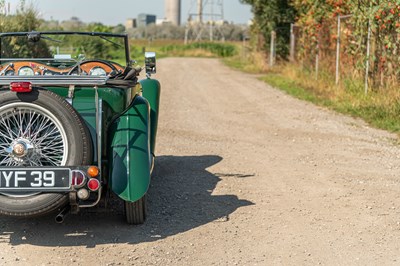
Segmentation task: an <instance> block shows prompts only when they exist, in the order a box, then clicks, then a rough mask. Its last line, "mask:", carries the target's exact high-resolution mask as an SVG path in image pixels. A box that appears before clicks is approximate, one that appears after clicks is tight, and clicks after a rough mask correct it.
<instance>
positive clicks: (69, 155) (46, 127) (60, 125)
mask: <svg viewBox="0 0 400 266" xmlns="http://www.w3.org/2000/svg"><path fill="white" fill-rule="evenodd" d="M18 145H19V146H18ZM21 147H25V152H24V153H16V152H15V151H18V148H21ZM92 157H93V155H92V144H91V139H90V135H89V131H88V129H87V127H86V125H85V124H84V122H83V120H82V119H81V117H80V116H79V114H78V113H77V112H76V111H75V110H74V109H73V107H72V106H71V105H70V104H68V103H67V102H66V101H65V100H64V99H63V98H61V97H60V96H59V95H57V94H55V93H53V92H50V91H47V90H41V89H34V90H33V91H32V92H30V93H14V92H4V93H1V97H0V167H2V166H13V167H41V166H63V165H66V166H73V165H88V164H90V163H91V161H92ZM67 204H68V194H67V193H34V192H7V193H6V192H3V193H0V214H5V215H10V216H33V215H39V214H45V213H48V212H51V211H53V210H55V209H58V208H60V207H63V206H65V205H67Z"/></svg>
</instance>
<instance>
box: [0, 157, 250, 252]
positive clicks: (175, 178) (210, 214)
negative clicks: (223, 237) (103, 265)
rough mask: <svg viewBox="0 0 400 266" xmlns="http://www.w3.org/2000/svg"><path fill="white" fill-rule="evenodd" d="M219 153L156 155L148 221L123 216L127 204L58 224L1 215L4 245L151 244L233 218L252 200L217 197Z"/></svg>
mask: <svg viewBox="0 0 400 266" xmlns="http://www.w3.org/2000/svg"><path fill="white" fill-rule="evenodd" d="M221 160H222V158H221V157H220V156H214V155H205V156H160V157H157V158H156V165H155V169H154V172H153V177H152V182H151V187H150V190H149V193H148V203H149V204H148V217H147V220H146V222H145V224H143V225H139V226H130V225H127V224H125V222H124V220H123V213H122V204H121V203H113V206H112V207H109V208H107V209H105V210H104V209H102V210H100V209H99V210H96V209H88V210H84V211H82V212H81V213H80V214H78V215H70V216H67V217H66V220H65V222H64V223H63V224H56V223H55V222H54V216H46V217H39V218H29V219H16V218H9V217H0V243H9V244H11V245H21V244H29V245H38V246H53V247H59V246H85V247H89V248H90V247H95V246H97V245H101V244H118V243H130V244H135V243H141V242H151V241H157V240H159V239H163V238H166V237H169V236H174V235H176V234H179V233H183V232H186V231H188V230H191V229H194V228H196V227H199V226H202V225H205V224H208V223H211V222H230V221H229V215H230V214H231V213H233V212H234V211H235V210H237V209H238V208H240V207H243V206H249V205H252V204H253V203H252V202H250V201H247V200H243V199H239V198H238V197H237V196H235V195H212V192H213V190H214V189H215V187H216V185H217V183H218V182H219V181H220V180H221V179H220V178H219V177H218V176H216V175H213V174H211V173H210V172H208V171H207V170H206V169H207V168H208V167H210V166H212V165H215V164H217V163H219V162H220V161H221Z"/></svg>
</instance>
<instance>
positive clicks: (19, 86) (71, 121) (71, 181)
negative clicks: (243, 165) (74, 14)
mask: <svg viewBox="0 0 400 266" xmlns="http://www.w3.org/2000/svg"><path fill="white" fill-rule="evenodd" d="M141 70H142V69H141V68H140V67H138V66H135V61H133V60H131V59H130V55H129V40H128V37H127V35H123V34H110V33H96V32H35V31H33V32H14V33H0V214H3V215H9V216H23V217H30V216H36V215H41V214H46V213H50V212H56V211H59V214H58V215H57V216H56V221H57V222H62V221H63V220H64V216H65V215H66V214H67V213H69V212H71V213H77V212H78V211H79V209H81V208H90V207H94V206H96V205H98V204H99V203H104V202H105V201H106V200H107V199H108V198H109V197H110V195H116V196H117V197H118V198H120V199H122V200H123V202H124V213H125V216H126V220H127V222H128V223H130V224H140V223H143V222H144V220H145V217H146V192H147V190H148V188H149V183H150V175H151V172H152V168H153V165H154V148H155V141H156V134H157V123H158V110H159V100H160V83H159V82H158V81H157V80H155V79H152V78H151V77H150V75H151V74H153V73H155V72H156V61H155V54H154V53H151V52H149V53H146V55H145V71H146V74H147V75H146V78H144V79H143V80H141V81H138V75H139V73H140V72H141ZM102 205H104V204H102Z"/></svg>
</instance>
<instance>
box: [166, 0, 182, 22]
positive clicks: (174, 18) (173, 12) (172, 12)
mask: <svg viewBox="0 0 400 266" xmlns="http://www.w3.org/2000/svg"><path fill="white" fill-rule="evenodd" d="M165 18H166V19H167V20H168V21H170V22H171V23H172V24H174V25H177V26H179V25H180V24H181V0H165Z"/></svg>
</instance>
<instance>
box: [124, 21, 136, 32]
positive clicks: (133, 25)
mask: <svg viewBox="0 0 400 266" xmlns="http://www.w3.org/2000/svg"><path fill="white" fill-rule="evenodd" d="M133 28H136V19H135V18H128V19H127V20H126V21H125V29H127V30H128V29H133Z"/></svg>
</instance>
